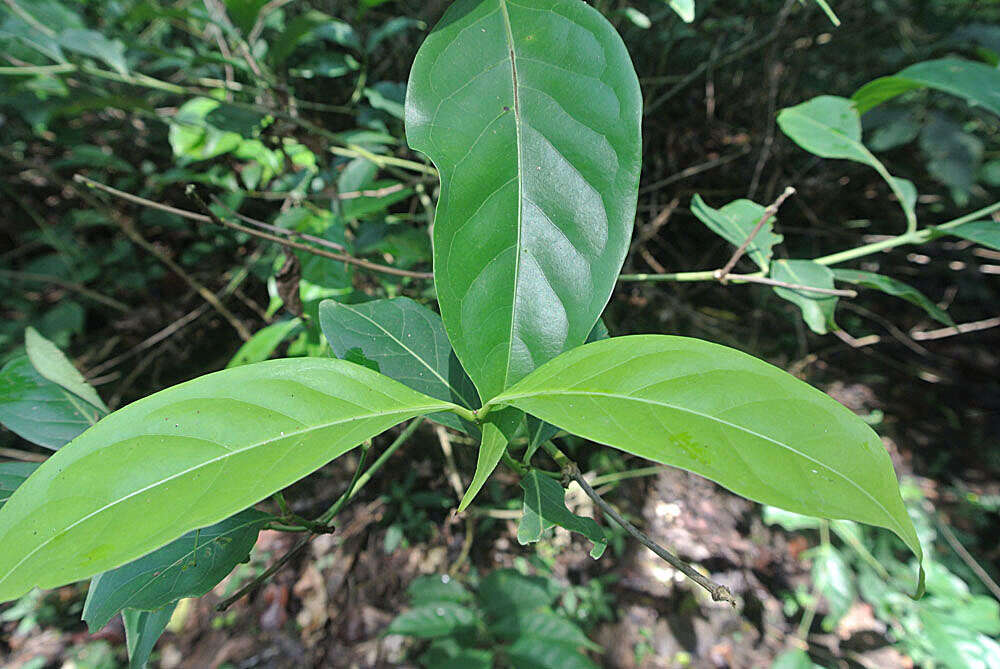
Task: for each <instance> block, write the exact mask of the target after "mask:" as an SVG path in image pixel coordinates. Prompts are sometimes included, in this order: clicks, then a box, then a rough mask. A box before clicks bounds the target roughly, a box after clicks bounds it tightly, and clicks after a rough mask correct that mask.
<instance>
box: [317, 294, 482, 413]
mask: <svg viewBox="0 0 1000 669" xmlns="http://www.w3.org/2000/svg"><path fill="white" fill-rule="evenodd" d="M319 322H320V326H321V327H322V328H323V334H324V336H326V340H327V341H328V342H330V348H331V349H333V353H334V355H336V356H337V357H338V358H348V356H349V355H350V354H351V352H352V351H359V352H360V353H361V354H362V355H364V357H365V358H367V359H368V360H371V361H373V362H374V363H375V364H377V365H378V371H380V372H382V373H383V374H385V375H386V376H388V377H389V378H391V379H395V380H397V381H399V382H400V383H402V384H404V385H407V386H409V387H410V388H413V389H414V390H416V391H419V392H422V393H424V394H425V395H430V396H431V397H435V398H437V399H439V400H448V401H449V402H454V403H456V404H459V405H461V406H463V407H465V408H467V409H475V408H477V407H478V406H479V402H478V400H479V398H478V397H477V396H476V389H475V387H473V385H472V381H470V380H469V376H468V374H466V373H465V370H464V369H462V364H461V363H460V362H459V361H458V358H456V357H455V353H454V352H453V351H452V350H451V344H449V343H448V335H447V333H446V332H445V330H444V325H443V324H442V323H441V317H440V316H438V315H437V314H436V313H434V312H433V311H431V310H430V309H428V308H427V307H425V306H423V305H420V304H417V303H416V302H414V301H413V300H411V299H410V298H408V297H396V298H393V299H389V300H373V301H371V302H364V303H362V304H343V303H340V302H336V301H334V300H324V301H323V302H322V303H321V304H320V306H319ZM434 419H435V420H438V422H440V423H443V424H445V425H448V426H449V427H453V428H456V429H459V430H468V427H467V426H466V425H465V424H464V423H462V422H461V421H460V420H459V418H458V416H456V415H455V414H453V413H443V414H438V415H436V416H434Z"/></svg>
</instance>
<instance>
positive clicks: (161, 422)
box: [0, 358, 453, 601]
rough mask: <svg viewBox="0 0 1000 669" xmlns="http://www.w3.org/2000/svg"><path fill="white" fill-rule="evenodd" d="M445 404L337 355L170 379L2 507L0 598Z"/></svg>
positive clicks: (121, 558) (254, 492) (242, 503)
mask: <svg viewBox="0 0 1000 669" xmlns="http://www.w3.org/2000/svg"><path fill="white" fill-rule="evenodd" d="M451 406H453V405H451V404H450V403H448V402H442V401H440V400H434V399H432V398H430V397H427V396H426V395H423V394H420V393H417V392H414V391H413V390H410V389H409V388H407V387H405V386H403V385H401V384H399V383H397V382H396V381H393V380H391V379H388V378H386V377H384V376H381V375H379V374H376V373H375V372H372V371H371V370H368V369H365V368H364V367H359V366H357V365H353V364H351V363H348V362H343V361H341V360H329V359H319V358H310V359H292V360H269V361H266V362H259V363H256V364H254V365H245V366H243V367H236V368H234V369H227V370H223V371H221V372H216V373H214V374H208V375H206V376H202V377H199V378H197V379H194V380H192V381H188V382H187V383H182V384H180V385H178V386H174V387H172V388H168V389H166V390H163V391H161V392H158V393H156V394H154V395H151V396H149V397H147V398H145V399H142V400H139V401H138V402H134V403H132V404H130V405H128V406H126V407H125V408H124V409H120V410H118V411H116V412H115V413H113V414H111V415H109V416H108V417H107V418H105V419H103V420H102V421H100V422H99V423H98V424H97V425H95V426H94V427H93V428H91V429H90V430H88V431H87V432H86V433H84V434H83V435H81V436H80V437H78V438H77V439H75V440H74V441H73V442H72V443H71V444H69V445H67V446H66V447H64V448H62V449H60V451H59V452H58V453H56V454H55V455H54V456H53V457H51V458H49V459H48V460H47V461H46V462H45V463H44V464H43V465H42V466H41V467H39V468H38V469H37V470H36V471H35V473H34V474H33V475H32V476H31V477H30V478H29V479H28V480H27V481H25V482H24V484H23V485H21V486H20V487H19V488H18V489H17V490H16V491H15V492H14V494H13V495H12V496H11V498H10V500H9V501H8V502H7V503H6V504H5V505H4V506H3V508H2V509H0V546H3V547H4V548H3V550H2V551H0V601H7V600H10V599H14V598H16V597H19V596H21V595H22V594H24V593H25V592H27V591H28V590H30V589H31V588H32V587H35V586H38V587H41V588H52V587H56V586H59V585H63V584H65V583H71V582H73V581H76V580H79V579H81V578H86V577H87V576H91V575H93V574H96V573H99V572H102V571H107V570H109V569H112V568H114V567H117V566H119V565H121V564H124V563H126V562H128V561H130V560H134V559H136V558H138V557H140V556H142V555H145V554H146V553H148V552H150V551H151V550H153V549H156V548H159V547H160V546H162V545H164V544H167V543H169V542H171V541H173V540H174V539H176V538H178V537H180V536H181V535H183V534H185V533H187V532H189V531H191V530H193V529H196V528H199V527H205V526H207V525H211V524H212V523H217V522H219V521H221V520H222V519H223V518H226V517H228V516H229V515H231V514H233V513H235V512H237V511H240V510H241V509H245V508H247V507H249V506H251V505H253V504H255V503H256V502H258V501H260V500H261V499H263V498H265V497H267V496H268V495H270V494H272V493H274V492H276V491H278V490H281V489H282V488H284V487H285V486H287V485H288V484H290V483H292V482H294V481H296V480H298V479H300V478H302V477H303V476H305V475H307V474H309V473H311V472H313V471H315V470H316V469H317V468H319V467H320V466H322V465H323V464H325V463H327V462H329V461H330V460H332V459H333V458H335V457H337V456H339V455H341V454H342V453H344V452H346V451H348V450H350V449H351V448H353V447H354V446H355V445H357V444H358V443H360V442H361V441H364V440H365V439H368V438H370V437H372V436H374V435H376V434H379V433H380V432H382V431H383V430H386V429H388V428H389V427H392V426H393V425H396V424H397V423H399V422H401V421H404V420H407V419H408V418H412V417H414V416H419V415H422V414H425V413H432V412H436V411H442V410H446V409H448V408H449V407H451Z"/></svg>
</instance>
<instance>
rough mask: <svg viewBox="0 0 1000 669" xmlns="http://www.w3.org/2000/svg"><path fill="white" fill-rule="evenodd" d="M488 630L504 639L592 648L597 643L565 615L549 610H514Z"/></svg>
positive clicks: (594, 648) (595, 647)
mask: <svg viewBox="0 0 1000 669" xmlns="http://www.w3.org/2000/svg"><path fill="white" fill-rule="evenodd" d="M490 632H492V633H493V634H495V635H496V636H497V637H499V638H501V639H503V640H504V641H517V640H518V639H521V638H525V637H534V638H539V639H548V640H549V641H555V642H557V643H564V644H567V645H569V646H573V647H575V648H579V647H586V648H590V649H593V650H596V649H597V648H598V646H597V644H595V643H593V642H592V641H591V640H590V639H588V638H587V635H586V634H584V633H583V630H581V629H580V628H579V627H577V626H576V625H574V624H573V623H572V622H570V621H569V620H568V619H567V618H566V617H564V616H561V615H558V614H556V613H553V612H551V611H515V612H513V613H511V614H510V615H509V616H506V617H504V618H501V619H500V620H499V621H497V622H495V623H493V624H492V625H490Z"/></svg>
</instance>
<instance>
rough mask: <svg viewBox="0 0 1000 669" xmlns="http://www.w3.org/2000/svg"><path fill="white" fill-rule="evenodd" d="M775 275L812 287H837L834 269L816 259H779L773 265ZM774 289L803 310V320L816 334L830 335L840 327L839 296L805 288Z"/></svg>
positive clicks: (798, 284) (772, 274)
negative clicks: (838, 316)
mask: <svg viewBox="0 0 1000 669" xmlns="http://www.w3.org/2000/svg"><path fill="white" fill-rule="evenodd" d="M771 278H772V279H775V280H776V281H784V282H785V283H790V284H794V285H796V286H809V287H811V288H823V289H826V290H829V289H831V288H833V272H832V271H830V268H829V267H826V266H825V265H820V264H819V263H815V262H813V261H812V260H777V261H775V262H774V264H773V265H771ZM774 292H775V293H776V294H777V295H778V297H780V298H782V299H785V300H788V301H789V302H791V303H792V304H794V305H796V306H798V308H799V309H801V310H802V320H804V321H805V322H806V325H808V326H809V329H810V330H812V331H813V332H815V333H816V334H826V333H828V332H831V331H833V330H839V329H840V328H839V327H838V326H837V323H836V321H835V320H834V317H833V314H834V311H836V309H837V296H836V295H825V294H823V293H816V292H813V291H811V290H807V289H805V288H779V287H777V286H776V287H775V288H774Z"/></svg>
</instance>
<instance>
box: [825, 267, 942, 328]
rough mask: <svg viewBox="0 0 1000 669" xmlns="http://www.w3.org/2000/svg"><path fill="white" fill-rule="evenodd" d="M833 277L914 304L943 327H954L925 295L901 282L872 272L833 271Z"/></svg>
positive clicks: (940, 309) (854, 270) (853, 270)
mask: <svg viewBox="0 0 1000 669" xmlns="http://www.w3.org/2000/svg"><path fill="white" fill-rule="evenodd" d="M833 277H834V278H835V279H836V280H837V281H846V282H848V283H853V284H855V285H857V286H864V287H865V288H874V289H875V290H880V291H882V292H883V293H885V294H887V295H892V296H894V297H899V298H902V299H904V300H906V301H907V302H909V303H910V304H915V305H917V306H918V307H920V308H921V309H923V310H924V311H926V312H927V314H928V315H929V316H930V317H931V318H933V319H934V320H936V321H938V322H939V323H943V324H945V325H954V324H955V322H954V321H953V320H951V316H949V315H948V312H947V311H945V310H944V309H942V308H941V307H939V306H938V305H936V304H934V302H933V301H931V300H930V299H929V298H928V297H927V296H926V295H924V294H923V293H921V292H920V291H919V290H917V289H916V288H914V287H913V286H909V285H907V284H905V283H903V282H902V281H897V280H896V279H893V278H891V277H888V276H882V275H881V274H875V273H874V272H864V271H861V270H856V269H835V270H833Z"/></svg>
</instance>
